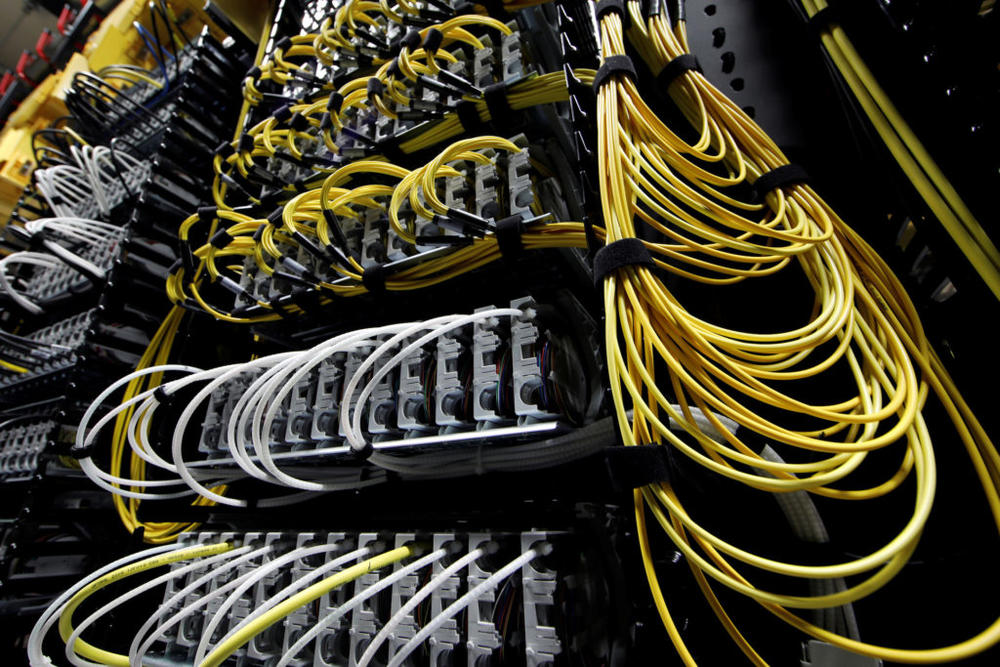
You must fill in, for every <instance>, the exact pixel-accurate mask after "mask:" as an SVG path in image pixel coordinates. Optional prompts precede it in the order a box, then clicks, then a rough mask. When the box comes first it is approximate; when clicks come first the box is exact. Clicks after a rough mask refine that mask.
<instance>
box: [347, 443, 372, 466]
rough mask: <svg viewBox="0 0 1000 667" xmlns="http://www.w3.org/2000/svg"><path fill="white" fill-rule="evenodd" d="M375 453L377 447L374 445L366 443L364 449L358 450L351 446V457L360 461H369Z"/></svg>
mask: <svg viewBox="0 0 1000 667" xmlns="http://www.w3.org/2000/svg"><path fill="white" fill-rule="evenodd" d="M374 453H375V447H374V445H372V443H370V442H368V441H367V440H366V441H365V445H364V447H362V448H361V449H357V448H355V447H354V446H351V456H352V457H354V458H355V459H357V460H359V461H367V460H368V457H369V456H371V455H372V454H374Z"/></svg>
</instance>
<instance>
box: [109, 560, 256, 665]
mask: <svg viewBox="0 0 1000 667" xmlns="http://www.w3.org/2000/svg"><path fill="white" fill-rule="evenodd" d="M272 549H273V547H271V545H267V546H263V547H260V548H258V549H255V550H253V551H250V552H247V553H245V554H243V555H242V556H240V557H239V558H235V559H233V560H231V561H229V562H228V563H226V564H224V565H222V566H220V567H218V568H216V569H215V570H213V571H211V572H207V573H205V574H203V575H202V576H201V577H199V578H198V579H197V580H195V581H194V582H192V583H191V584H189V585H188V586H186V587H185V588H183V589H181V590H180V591H178V592H177V593H175V594H174V596H173V597H171V598H170V599H169V600H167V602H165V603H164V604H162V605H160V608H159V609H158V610H157V611H156V613H155V614H154V615H153V616H150V617H149V618H148V619H147V620H146V622H145V623H144V624H143V625H142V627H141V628H139V631H138V632H137V633H136V635H135V638H134V639H133V640H132V645H131V646H130V647H129V651H128V654H129V663H130V664H132V665H135V667H141V665H142V658H143V657H144V656H145V655H146V652H147V651H148V650H149V647H150V646H152V645H153V642H155V641H156V640H157V639H159V638H160V637H162V636H163V635H164V634H166V632H167V631H168V630H170V628H172V627H173V626H175V625H177V624H178V623H180V622H181V621H183V620H184V619H185V618H187V617H188V616H190V615H191V614H193V613H194V612H196V611H197V610H198V609H200V608H201V607H204V606H205V605H207V604H208V603H209V602H211V601H212V600H214V599H216V598H218V597H221V596H222V595H224V594H226V593H228V592H229V591H230V590H232V589H233V588H235V587H236V586H238V585H240V583H242V582H243V581H245V580H246V578H247V577H250V576H251V575H253V573H254V570H250V571H249V572H247V573H245V574H243V575H241V576H239V577H237V578H235V579H233V580H232V581H230V582H227V583H225V584H223V585H222V586H219V587H218V588H216V589H215V590H213V591H209V592H208V593H206V594H205V595H203V596H202V597H200V598H198V599H197V600H195V601H194V602H192V603H191V604H188V605H185V606H184V607H182V608H181V609H180V610H179V611H178V612H177V613H175V614H174V615H173V616H171V617H170V618H168V619H167V620H166V621H164V622H163V623H162V624H160V625H158V626H157V627H156V630H154V631H153V633H152V634H151V635H149V636H148V637H146V639H145V640H142V636H143V635H145V633H146V632H148V631H149V629H150V627H151V626H152V625H153V623H155V622H156V619H158V618H159V617H160V616H161V615H162V614H163V613H166V612H167V611H169V610H170V608H171V607H172V606H173V605H174V604H176V603H177V602H179V601H181V600H183V599H184V596H186V595H187V594H188V593H191V592H192V591H195V590H197V589H198V588H200V587H201V586H203V585H204V584H205V583H207V582H208V581H210V580H211V579H212V578H213V577H215V576H218V574H220V573H221V572H222V571H225V570H230V569H232V568H234V567H238V566H240V565H242V564H243V563H247V562H249V561H252V560H253V559H254V558H257V557H258V556H264V555H266V554H267V553H269V552H270V551H271V550H272ZM140 640H142V643H141V644H140V643H139V642H140Z"/></svg>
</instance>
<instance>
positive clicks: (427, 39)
mask: <svg viewBox="0 0 1000 667" xmlns="http://www.w3.org/2000/svg"><path fill="white" fill-rule="evenodd" d="M442 41H444V33H442V32H441V31H440V30H438V29H437V28H431V29H429V30H428V31H427V34H426V35H425V36H424V42H423V44H422V45H421V46H423V49H424V51H425V52H427V53H428V54H430V55H434V54H435V53H437V50H438V49H439V48H440V47H441V42H442Z"/></svg>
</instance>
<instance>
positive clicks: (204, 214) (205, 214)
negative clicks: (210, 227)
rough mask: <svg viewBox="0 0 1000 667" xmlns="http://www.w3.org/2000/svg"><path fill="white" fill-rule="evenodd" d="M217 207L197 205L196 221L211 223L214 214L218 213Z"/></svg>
mask: <svg viewBox="0 0 1000 667" xmlns="http://www.w3.org/2000/svg"><path fill="white" fill-rule="evenodd" d="M218 212H219V211H218V209H217V208H216V207H215V206H200V207H198V221H199V222H204V223H211V222H212V220H214V219H215V215H216V214H217V213H218Z"/></svg>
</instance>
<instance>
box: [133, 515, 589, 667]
mask: <svg viewBox="0 0 1000 667" xmlns="http://www.w3.org/2000/svg"><path fill="white" fill-rule="evenodd" d="M577 539H578V538H577V537H576V536H574V534H573V533H571V532H565V531H552V532H550V531H527V532H507V531H496V532H491V531H479V532H469V533H460V532H425V531H415V532H406V531H401V532H384V531H383V532H360V533H350V532H332V531H331V532H328V531H322V532H320V531H313V532H304V533H276V532H269V533H261V532H249V533H243V534H240V533H211V532H201V533H192V534H188V535H185V536H182V537H181V544H182V545H183V546H186V547H187V546H196V545H209V544H214V543H216V542H219V541H230V542H233V543H234V544H236V545H243V546H244V547H247V550H248V551H251V552H253V553H257V552H260V553H261V556H259V557H258V558H253V559H249V560H246V561H245V562H244V563H242V564H240V565H239V566H237V567H229V568H226V567H219V566H218V564H216V565H215V566H213V567H216V568H217V570H216V571H217V572H218V574H213V571H212V570H211V569H210V568H208V567H205V568H198V567H194V568H186V569H187V570H188V571H187V573H186V575H184V576H178V577H174V578H171V579H169V583H168V585H167V587H166V588H165V590H164V593H163V605H162V606H161V607H160V608H159V609H158V610H156V614H155V616H154V617H151V619H150V620H155V622H154V623H151V624H150V623H148V622H147V624H146V625H145V626H144V629H143V631H142V632H141V633H140V637H143V636H144V637H151V636H155V635H158V636H156V639H155V641H152V642H150V643H149V645H148V646H147V647H146V651H147V653H146V654H145V655H146V658H147V659H148V660H151V661H153V662H154V663H157V662H159V661H160V660H161V659H162V660H170V661H181V662H184V661H190V660H192V659H193V658H194V657H196V655H200V654H204V653H205V652H206V651H207V650H210V649H211V648H212V647H214V646H216V645H218V643H219V642H220V641H222V640H224V638H225V637H226V636H227V633H230V632H234V631H236V630H237V629H238V628H239V627H240V626H241V623H242V624H246V623H247V622H249V621H250V620H251V619H252V618H254V617H255V616H254V612H257V614H256V615H257V616H259V615H260V614H261V613H264V612H266V611H267V610H269V609H272V608H274V605H275V604H276V603H277V602H278V601H280V600H284V599H288V597H290V596H291V595H292V594H294V593H295V592H297V591H300V590H303V589H304V588H306V586H307V585H312V584H315V583H316V582H318V581H321V580H323V578H325V577H330V576H333V575H337V574H338V573H342V572H344V571H345V569H348V568H350V566H351V565H353V564H354V563H356V562H358V561H362V560H364V559H365V558H368V557H370V556H372V555H375V554H378V553H384V552H386V551H389V550H391V549H396V550H399V549H403V548H411V549H412V550H413V555H412V557H411V558H410V559H409V560H401V561H399V562H397V563H396V564H395V565H393V566H392V567H391V568H381V569H373V570H371V571H369V572H367V573H365V574H362V575H361V576H358V577H356V578H355V579H354V580H353V582H352V583H350V584H347V585H345V586H343V587H340V588H337V589H334V590H331V591H329V592H328V593H324V594H323V595H322V596H321V597H320V598H319V599H318V600H317V603H316V604H305V605H301V606H297V607H295V608H293V609H291V610H290V611H289V613H287V614H284V615H283V617H281V618H280V619H278V620H277V622H274V623H272V624H270V625H269V626H268V627H267V628H266V630H264V631H263V632H261V633H260V634H258V635H256V636H255V637H254V639H253V640H252V641H250V642H248V643H247V644H246V645H245V646H244V647H242V648H240V649H239V650H238V651H237V652H235V653H234V654H233V656H232V658H231V660H235V661H237V662H238V663H239V664H244V665H265V664H268V665H271V664H287V665H295V666H297V667H303V666H311V667H333V666H335V665H352V666H354V665H362V664H364V665H367V664H386V663H387V662H388V663H390V664H392V660H393V659H394V658H395V657H396V656H397V654H400V653H401V652H402V651H404V648H405V650H406V652H407V653H408V654H409V655H410V656H411V657H410V658H409V662H408V663H407V664H414V665H421V664H426V665H435V666H440V665H456V666H457V665H469V667H474V666H476V665H482V664H486V663H490V664H508V662H516V663H520V664H530V665H542V664H546V663H550V662H552V661H553V660H556V659H561V658H562V657H563V656H568V655H576V659H582V658H581V656H582V655H588V656H591V655H597V654H598V653H599V652H600V651H601V650H602V649H601V648H600V646H599V645H598V642H595V641H592V638H588V637H586V636H582V635H578V636H569V635H567V634H565V633H566V632H567V629H566V628H567V626H565V625H563V624H562V623H561V621H560V620H559V618H560V617H561V615H563V614H566V613H574V614H586V613H592V614H600V611H599V610H597V609H592V610H590V611H589V612H585V611H584V610H582V609H578V610H569V609H567V608H564V607H560V605H559V604H558V602H557V598H558V597H559V596H560V595H561V594H560V591H562V590H563V589H564V588H565V587H567V586H569V587H573V586H575V585H576V584H575V583H574V576H575V573H576V568H578V567H579V564H578V562H576V559H577V558H578V556H577V553H576V551H575V550H576V548H577V547H576V546H575V543H576V540H577ZM518 554H522V559H521V560H522V561H524V563H523V564H522V565H520V566H516V567H513V568H511V567H509V566H508V567H506V572H501V570H502V569H504V564H508V565H509V563H508V562H509V561H511V559H513V558H514V557H515V556H517V555H518ZM524 554H530V555H532V557H531V558H523V555H524ZM536 554H537V556H536ZM470 556H471V557H470ZM421 557H423V561H422V562H426V565H424V566H422V567H413V566H409V567H408V565H409V564H410V563H415V562H416V561H418V559H419V558H421ZM235 560H236V559H235V558H234V559H233V562H235ZM223 562H225V561H223ZM419 564H420V563H419V562H418V563H417V565H419ZM182 565H183V564H178V565H175V566H173V569H174V570H175V571H180V568H181V567H182ZM446 570H447V572H446ZM265 572H266V574H265ZM449 572H450V574H449ZM442 575H445V576H442ZM497 575H500V576H497ZM199 581H200V582H201V585H200V586H197V587H195V588H192V584H194V583H195V582H199ZM241 582H242V583H241ZM383 582H384V583H383ZM185 590H187V591H189V592H188V593H187V595H182V596H179V595H178V594H179V593H183V592H184V591H185ZM375 591H377V592H375ZM207 598H210V599H211V600H210V602H208V604H206V603H205V602H206V599H207ZM460 598H464V601H465V611H463V612H462V613H458V612H456V611H452V610H453V609H454V604H455V602H456V601H458V600H459V599H460ZM413 602H416V603H417V604H413ZM581 603H585V602H584V601H583V600H581ZM445 612H448V618H447V619H446V620H445V621H444V622H439V623H437V627H434V628H433V630H432V632H430V633H426V634H428V635H429V636H427V638H426V639H425V641H422V642H420V645H419V646H414V645H412V642H413V640H414V638H415V637H418V634H419V633H420V632H421V631H422V630H423V629H424V628H425V627H428V626H430V625H431V624H432V622H434V621H435V619H437V618H439V617H441V618H443V614H444V613H445ZM178 617H181V618H178ZM167 619H172V620H173V621H175V622H173V623H168V622H167ZM158 626H162V629H163V632H162V633H159V632H157V631H156V628H157V627H158ZM208 628H215V633H214V636H213V637H212V638H211V640H209V641H208V642H207V643H206V642H205V641H204V634H203V633H204V632H205V631H206V629H208ZM303 638H306V641H304V642H303V641H302V639H303ZM136 641H137V642H138V638H137V640H136ZM199 644H200V646H199ZM135 646H136V644H135V643H134V644H133V647H135ZM199 649H200V652H199ZM157 656H159V657H157ZM373 658H374V662H373Z"/></svg>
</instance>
